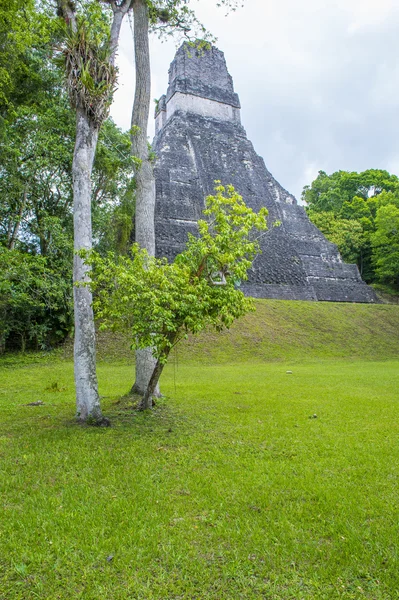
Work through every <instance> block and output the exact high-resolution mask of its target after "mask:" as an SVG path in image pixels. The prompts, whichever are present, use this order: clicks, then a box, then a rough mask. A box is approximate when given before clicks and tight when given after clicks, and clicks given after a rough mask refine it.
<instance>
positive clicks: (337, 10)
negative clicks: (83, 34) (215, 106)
mask: <svg viewBox="0 0 399 600" xmlns="http://www.w3.org/2000/svg"><path fill="white" fill-rule="evenodd" d="M191 5H192V8H195V10H196V12H197V15H198V17H199V18H200V19H201V20H202V22H203V23H204V24H205V25H206V26H207V28H208V29H209V30H211V32H212V33H213V34H214V35H215V36H216V37H217V38H218V40H217V42H216V45H217V47H218V48H219V49H220V50H222V51H223V52H224V54H225V57H226V61H227V67H228V70H229V72H230V74H231V75H232V77H233V80H234V86H235V91H236V92H237V93H238V94H239V96H240V100H241V106H242V110H241V118H242V124H243V125H244V127H245V129H246V131H247V134H248V137H249V139H250V140H251V141H252V143H253V144H254V146H255V150H256V151H257V153H258V154H260V155H261V156H262V157H263V158H264V160H265V163H266V166H267V168H268V169H269V171H271V173H272V174H273V175H274V177H275V178H276V179H277V180H278V181H279V182H280V183H281V185H283V186H284V187H285V188H286V189H288V191H290V192H291V193H293V194H295V196H296V197H297V198H298V199H299V198H300V195H301V191H302V188H303V186H304V185H306V184H309V183H311V181H312V180H313V179H314V178H315V177H316V176H317V172H318V171H319V170H320V169H322V170H324V171H326V172H327V173H332V172H334V171H337V170H339V169H343V170H353V171H363V170H365V169H369V168H380V169H387V170H388V171H390V172H391V173H395V174H397V175H399V114H398V113H399V111H398V104H399V1H398V0H245V6H244V8H241V9H239V10H237V12H236V13H233V14H230V15H229V16H228V17H225V16H224V15H225V10H223V9H218V8H217V7H216V0H192V1H191ZM121 41H122V43H121V48H120V53H119V68H120V80H119V90H118V91H117V93H116V98H115V102H114V105H113V107H112V116H113V118H114V119H115V121H116V122H117V124H118V125H119V126H121V127H122V128H123V129H128V128H129V126H130V112H131V106H132V98H133V91H134V77H133V71H134V67H133V42H132V33H131V28H130V26H129V23H128V22H126V23H125V25H124V29H123V32H122V39H121ZM175 51H176V42H173V41H168V42H167V43H163V44H161V43H160V42H159V41H158V40H157V39H156V38H153V39H152V41H151V52H152V97H153V98H159V97H160V96H161V95H162V94H164V93H165V92H166V88H167V83H168V68H169V64H170V62H171V61H172V60H173V57H174V54H175ZM153 131H154V128H153V122H152V119H151V123H150V131H149V134H150V137H151V139H152V136H153Z"/></svg>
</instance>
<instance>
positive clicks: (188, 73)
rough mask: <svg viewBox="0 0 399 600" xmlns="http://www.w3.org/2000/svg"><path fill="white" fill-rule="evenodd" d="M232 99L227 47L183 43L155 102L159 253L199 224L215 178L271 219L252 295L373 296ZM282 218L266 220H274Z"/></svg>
mask: <svg viewBox="0 0 399 600" xmlns="http://www.w3.org/2000/svg"><path fill="white" fill-rule="evenodd" d="M239 107H240V104H239V99H238V96H237V94H235V92H234V88H233V82H232V78H231V76H230V75H229V74H228V71H227V67H226V63H225V60H224V55H223V53H222V52H220V51H219V50H218V49H216V48H212V49H211V50H208V51H203V52H201V53H197V52H196V51H195V50H193V49H187V46H185V45H183V46H182V47H181V48H180V49H179V50H178V52H177V54H176V57H175V59H174V61H173V62H172V65H171V68H170V71H169V88H168V92H167V95H166V97H165V96H163V97H162V98H161V100H160V102H159V104H158V110H157V115H156V118H157V128H156V130H157V134H156V136H155V140H154V150H155V153H156V155H157V161H156V167H155V177H156V190H157V200H156V217H155V226H156V239H157V255H159V256H166V257H168V258H169V259H173V258H174V256H175V255H176V254H177V253H178V252H180V251H181V250H182V249H183V247H184V244H185V242H186V240H187V233H188V232H192V233H195V232H196V221H197V220H198V219H200V218H201V214H202V210H203V208H204V198H205V196H207V195H208V194H211V193H212V192H213V189H214V186H215V183H214V182H215V180H220V181H221V182H222V183H223V184H232V185H233V186H234V187H235V189H236V190H237V191H238V192H239V193H240V194H241V195H242V196H243V198H244V200H245V202H246V203H247V205H248V206H250V207H251V208H253V209H254V210H256V211H258V210H259V209H260V208H261V207H262V206H266V207H267V209H268V211H269V216H268V224H269V229H268V231H267V232H266V234H265V235H264V236H263V237H262V240H261V249H262V254H260V255H259V256H258V257H257V258H256V259H255V262H254V265H253V268H252V270H251V271H250V273H249V280H248V281H247V282H246V283H245V285H244V286H243V290H244V291H245V293H246V294H248V295H251V296H254V297H259V298H281V299H292V300H327V301H336V302H377V298H376V295H375V293H374V291H373V290H372V289H371V288H370V287H369V286H367V285H366V284H365V283H364V282H363V281H362V280H361V277H360V275H359V271H358V269H357V267H356V266H355V265H349V264H345V263H343V262H342V259H341V257H340V255H339V253H338V251H337V248H336V246H334V245H333V244H331V243H330V242H328V241H327V239H326V238H325V237H324V236H323V234H322V233H321V232H320V231H319V230H318V229H317V228H316V227H315V226H314V225H313V224H312V223H311V222H310V221H309V219H308V217H307V215H306V212H305V210H304V209H303V207H302V206H299V205H298V204H297V201H296V200H295V198H294V197H293V196H292V195H291V194H289V193H288V192H287V191H286V190H285V189H284V188H283V187H282V186H281V185H280V184H279V183H278V182H277V181H276V180H275V179H274V178H273V176H272V175H271V174H270V173H269V171H268V170H267V169H266V166H265V163H264V161H263V159H262V158H261V157H260V156H258V155H257V154H256V152H255V150H254V148H253V146H252V144H251V142H250V141H249V140H248V138H247V136H246V132H245V130H244V128H243V127H242V126H241V124H240V117H239ZM276 222H279V223H281V224H280V225H278V226H276V227H273V223H276Z"/></svg>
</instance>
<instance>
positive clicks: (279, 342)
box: [65, 300, 399, 363]
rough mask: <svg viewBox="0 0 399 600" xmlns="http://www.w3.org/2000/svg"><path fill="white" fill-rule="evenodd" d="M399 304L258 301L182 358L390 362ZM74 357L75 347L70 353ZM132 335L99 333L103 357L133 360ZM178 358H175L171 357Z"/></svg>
mask: <svg viewBox="0 0 399 600" xmlns="http://www.w3.org/2000/svg"><path fill="white" fill-rule="evenodd" d="M398 333H399V306H396V305H384V304H381V305H371V304H336V303H331V302H294V301H283V300H256V311H255V312H254V313H251V314H249V315H247V316H246V317H244V318H243V319H240V321H237V322H236V323H235V324H234V325H233V327H232V328H231V329H230V330H228V331H224V332H222V333H214V332H206V333H202V334H201V335H199V336H197V337H190V338H189V339H188V340H186V341H185V342H183V343H182V344H181V345H180V346H179V347H178V349H177V357H175V359H176V360H178V361H190V362H192V361H197V360H201V362H202V363H215V362H218V363H226V362H241V361H260V362H263V361H281V360H283V361H284V360H291V361H292V360H296V361H304V360H306V361H308V360H319V359H331V358H354V359H355V358H363V359H368V360H385V359H387V358H394V357H397V356H399V335H398ZM65 356H67V357H69V358H71V357H72V351H71V346H68V348H67V349H66V351H65ZM132 356H133V354H132V352H131V351H130V349H129V338H128V336H123V335H117V334H112V333H110V332H100V333H99V337H98V357H99V359H100V360H128V361H129V362H131V361H132ZM171 360H173V356H172V358H171Z"/></svg>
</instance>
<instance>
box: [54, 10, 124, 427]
mask: <svg viewBox="0 0 399 600" xmlns="http://www.w3.org/2000/svg"><path fill="white" fill-rule="evenodd" d="M105 3H106V4H109V2H108V1H106V2H105ZM110 4H111V8H112V12H113V20H112V24H111V31H110V35H111V53H110V58H109V62H110V64H111V65H114V64H115V57H116V52H117V49H118V42H119V34H120V29H121V25H122V21H123V18H124V16H125V15H126V13H127V11H128V10H129V8H130V4H131V0H123V1H122V2H120V3H117V2H115V0H112V1H111V2H110ZM57 7H58V10H59V11H60V13H61V15H62V16H63V17H64V20H65V22H66V23H67V24H68V25H70V27H71V29H72V31H73V32H76V30H77V20H76V12H75V11H76V5H75V3H74V2H71V0H57ZM104 117H105V115H104ZM97 141H98V127H97V126H95V125H94V124H93V122H92V120H91V119H90V118H89V116H88V115H87V112H86V111H85V110H84V109H83V108H80V107H78V108H76V142H75V150H74V155H73V163H72V179H73V212H74V214H73V220H74V250H75V256H74V261H73V281H74V283H75V284H77V285H74V290H73V299H74V314H75V342H74V366H75V388H76V414H77V418H78V419H79V420H81V421H86V420H90V421H93V422H97V423H99V422H105V420H104V419H103V418H102V414H101V408H100V398H99V395H98V383H97V374H96V348H95V343H96V338H95V328H94V315H93V308H92V294H91V292H90V290H89V288H88V287H87V286H84V285H82V284H83V283H86V282H87V281H88V280H89V278H88V275H87V273H88V267H87V266H86V265H85V264H84V262H83V260H82V259H81V258H80V256H77V254H76V252H77V251H79V250H81V249H85V250H90V249H91V247H92V231H91V173H92V169H93V161H94V156H95V153H96V148H97Z"/></svg>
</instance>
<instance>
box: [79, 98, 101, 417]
mask: <svg viewBox="0 0 399 600" xmlns="http://www.w3.org/2000/svg"><path fill="white" fill-rule="evenodd" d="M97 139H98V128H97V127H95V126H94V125H93V124H92V122H91V121H90V120H89V118H88V116H87V115H86V113H85V111H84V110H82V109H80V108H78V109H77V110H76V142H75V151H74V156H73V163H72V177H73V222H74V250H75V256H74V261H73V281H74V284H75V285H74V289H73V298H74V312H75V343H74V364H75V388H76V415H77V418H78V419H80V420H81V421H86V420H87V419H90V420H94V421H100V420H101V419H102V414H101V408H100V398H99V395H98V384H97V374H96V349H95V329H94V316H93V308H92V294H91V291H90V290H89V288H88V287H87V286H83V285H82V284H83V283H84V282H87V281H88V276H87V271H88V267H87V265H85V263H84V262H83V260H82V258H81V257H80V256H78V255H77V254H76V252H77V251H79V250H82V249H85V250H90V249H91V247H92V232H91V172H92V168H93V161H94V155H95V152H96V146H97ZM76 284H77V285H76Z"/></svg>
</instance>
